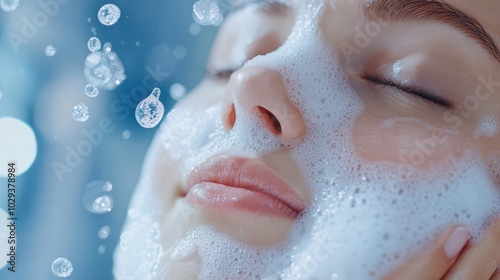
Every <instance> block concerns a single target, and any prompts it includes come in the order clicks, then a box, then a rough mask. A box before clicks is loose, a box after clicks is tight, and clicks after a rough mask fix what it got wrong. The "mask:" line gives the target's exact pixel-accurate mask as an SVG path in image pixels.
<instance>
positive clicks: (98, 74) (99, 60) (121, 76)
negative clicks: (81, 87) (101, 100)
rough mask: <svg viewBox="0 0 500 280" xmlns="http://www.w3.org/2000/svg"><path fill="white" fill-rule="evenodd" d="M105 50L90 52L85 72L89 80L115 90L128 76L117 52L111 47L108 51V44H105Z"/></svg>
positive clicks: (96, 84) (91, 82)
mask: <svg viewBox="0 0 500 280" xmlns="http://www.w3.org/2000/svg"><path fill="white" fill-rule="evenodd" d="M104 50H105V51H104V52H103V51H96V52H93V53H90V54H89V55H88V56H87V59H86V60H85V69H84V71H83V72H84V74H85V78H86V79H87V82H88V83H90V84H93V85H95V86H97V87H99V88H105V89H107V90H113V89H115V88H116V87H117V86H118V85H120V84H121V83H122V82H123V81H124V80H125V79H126V78H127V76H126V75H125V69H124V68H123V64H122V62H121V61H120V58H118V55H117V54H116V53H115V52H112V51H111V48H110V49H109V52H106V44H104Z"/></svg>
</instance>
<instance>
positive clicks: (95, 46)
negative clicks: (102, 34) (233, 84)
mask: <svg viewBox="0 0 500 280" xmlns="http://www.w3.org/2000/svg"><path fill="white" fill-rule="evenodd" d="M87 47H88V48H89V51H91V52H96V51H98V50H100V49H101V41H100V40H99V38H97V37H91V38H90V39H89V41H88V42H87Z"/></svg>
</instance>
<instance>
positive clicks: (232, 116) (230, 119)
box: [227, 104, 236, 129]
mask: <svg viewBox="0 0 500 280" xmlns="http://www.w3.org/2000/svg"><path fill="white" fill-rule="evenodd" d="M235 122H236V109H235V108H234V104H231V112H229V115H228V116H227V123H228V125H229V127H228V129H231V128H233V127H234V123H235Z"/></svg>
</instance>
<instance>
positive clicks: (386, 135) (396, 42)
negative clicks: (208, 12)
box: [144, 0, 500, 279]
mask: <svg viewBox="0 0 500 280" xmlns="http://www.w3.org/2000/svg"><path fill="white" fill-rule="evenodd" d="M446 2H447V3H449V4H451V5H453V6H456V7H457V8H459V9H461V10H463V11H464V12H466V13H468V14H470V15H471V16H473V17H475V18H476V19H477V20H478V21H479V22H480V23H481V24H482V25H483V26H484V28H485V29H486V30H487V31H488V32H489V33H490V34H491V35H492V36H493V37H494V38H500V21H499V20H498V13H497V11H498V10H500V3H499V2H498V1H496V0H485V1H481V2H480V3H478V2H476V1H466V0H448V1H446ZM366 4H367V3H366V2H364V1H361V0H338V1H335V6H330V5H329V4H327V5H326V6H325V9H324V10H323V11H322V16H321V18H320V21H319V23H318V24H319V30H320V33H321V36H322V39H323V40H324V41H325V43H326V44H327V45H328V46H329V47H330V48H332V51H335V52H336V53H340V54H344V55H340V56H339V59H340V61H341V68H342V69H343V71H344V72H345V73H346V75H347V77H348V79H349V81H350V83H351V85H352V87H353V88H354V89H355V91H356V93H357V94H358V95H359V97H360V98H361V99H362V101H363V102H364V104H365V105H366V106H365V109H364V111H363V113H362V115H361V116H360V117H359V118H358V119H357V120H356V125H355V128H354V131H353V135H354V144H355V148H356V151H357V153H358V154H359V156H361V157H362V158H364V159H366V160H369V161H373V162H377V161H392V162H395V163H400V164H406V165H407V164H410V165H411V166H412V167H413V168H420V169H426V168H428V167H429V165H430V164H431V163H435V162H439V161H440V159H442V158H443V157H445V156H450V155H451V156H455V157H457V158H459V157H460V156H461V155H462V152H463V151H464V150H465V149H467V148H475V149H477V150H479V151H480V152H481V154H482V155H483V157H484V159H485V160H486V158H487V156H488V155H489V154H491V153H494V152H499V151H500V136H499V135H498V134H497V135H495V136H494V137H480V138H477V137H476V138H475V137H474V129H475V127H476V126H477V124H478V122H479V120H480V119H481V117H482V116H485V115H488V116H494V117H496V118H497V119H498V120H500V87H499V88H495V92H493V93H492V94H491V96H489V97H488V99H487V100H486V101H485V102H480V104H479V105H478V107H477V108H476V109H474V110H472V111H468V110H464V109H463V108H462V109H460V108H459V107H456V108H455V109H453V110H452V112H451V113H450V114H451V115H452V116H459V119H460V123H459V122H458V121H456V119H457V118H455V121H453V122H451V121H449V120H447V119H446V118H444V117H443V114H444V113H445V112H446V111H447V109H446V108H443V107H442V106H439V105H436V104H432V103H431V102H429V101H424V100H422V99H419V98H416V97H414V96H411V95H409V94H407V93H401V92H400V91H398V90H397V89H394V88H391V87H388V86H381V85H375V84H374V83H371V82H369V81H367V80H366V79H365V78H364V76H363V74H364V73H366V72H369V73H375V74H382V75H386V76H388V77H389V78H391V79H395V80H398V79H399V81H406V82H409V83H411V84H414V85H416V86H420V87H427V88H430V89H432V90H434V91H435V92H439V94H441V95H443V96H444V97H445V98H446V99H448V100H450V101H451V103H453V104H456V105H458V106H459V104H463V102H464V100H466V98H467V97H468V96H470V95H471V93H472V94H473V93H474V91H475V89H476V88H477V86H478V84H479V82H478V78H477V77H478V76H482V77H488V76H491V77H492V80H493V81H500V62H499V61H497V60H496V59H494V58H493V57H492V56H491V54H489V53H488V52H486V51H485V50H484V48H482V47H481V46H479V44H477V42H475V41H474V40H472V39H471V38H470V37H468V36H466V35H464V34H463V33H462V32H460V31H458V30H457V29H456V28H453V27H451V26H448V25H444V24H439V23H437V22H432V21H430V22H417V23H415V22H412V23H390V24H388V25H386V26H385V27H383V28H382V29H381V31H380V32H379V34H377V35H376V36H373V38H371V39H370V42H369V44H368V46H366V47H364V48H362V49H360V51H359V52H357V53H355V54H353V55H349V56H348V55H345V52H344V53H342V51H341V46H342V44H344V45H345V44H350V45H355V42H354V38H355V36H356V29H357V28H361V29H363V28H364V27H365V26H366V24H367V23H368V22H369V21H370V19H368V18H367V17H366V16H365V14H364V13H363V12H362V11H361V9H360V6H362V5H366ZM294 13H295V12H294V8H293V5H292V7H291V8H289V9H285V10H259V9H256V8H255V7H246V8H243V9H241V10H238V11H236V12H234V13H233V14H232V15H231V16H229V17H228V18H227V20H226V22H225V24H223V26H222V27H221V29H220V31H219V34H218V36H217V38H216V40H215V42H214V45H213V49H212V53H211V56H210V58H209V61H208V68H209V69H212V70H215V71H224V70H231V71H230V73H229V74H231V73H232V75H216V77H215V78H214V77H212V78H205V79H204V80H203V81H202V82H201V83H200V84H199V85H198V87H196V88H195V89H194V90H193V91H192V92H191V93H190V94H189V96H187V97H186V98H185V99H183V100H182V101H181V102H179V104H177V105H176V106H177V107H182V108H187V109H188V110H190V111H193V112H195V111H200V110H205V109H206V108H208V107H209V106H212V105H215V104H217V103H219V102H222V103H223V110H222V115H221V118H222V120H223V123H224V126H225V128H226V130H227V131H230V130H231V129H232V128H233V126H234V124H235V122H236V121H237V115H238V112H235V111H234V107H233V106H232V102H233V101H234V98H238V100H240V102H242V103H243V105H244V108H247V109H248V110H253V109H254V108H255V107H256V106H263V107H264V108H266V109H268V110H269V111H270V112H271V113H272V114H273V115H274V116H275V117H276V118H277V119H278V121H279V122H280V125H281V127H280V129H281V130H280V131H277V129H276V126H275V125H273V123H272V122H271V121H269V119H266V118H267V117H268V115H266V114H264V113H262V112H260V111H258V110H257V111H255V110H254V111H253V112H255V113H256V114H261V116H262V117H263V118H264V119H265V120H268V127H269V129H270V130H271V131H273V132H274V133H275V134H276V136H277V137H283V138H286V139H298V138H300V137H302V136H303V135H304V134H305V133H307V123H305V121H304V120H303V119H302V117H301V115H300V111H298V110H297V108H295V107H294V106H293V105H292V104H291V103H289V102H288V101H287V95H286V90H285V87H284V86H283V81H282V79H281V77H280V75H279V74H278V73H276V72H274V71H272V70H269V69H265V68H261V67H244V68H241V69H240V67H241V66H242V65H243V64H244V62H245V61H247V60H249V59H251V58H253V57H255V56H256V55H265V54H267V53H270V52H272V51H274V50H275V49H277V48H279V47H280V46H281V44H282V43H283V42H284V41H285V40H286V38H287V36H288V35H289V34H290V31H291V28H292V27H293V22H294ZM347 26H349V27H352V28H346V27H347ZM404 42H406V43H404ZM495 42H496V44H497V45H500V41H498V40H497V39H495ZM457 58H459V59H457ZM398 62H399V64H400V65H402V67H401V68H402V70H401V72H400V73H398V74H395V73H394V71H393V69H394V65H395V64H396V63H398ZM233 72H234V73H233ZM269 91H271V92H273V95H271V96H263V95H259V93H261V92H269ZM374 93H376V94H374ZM283 104H284V105H283ZM278 105H280V106H278ZM245 106H246V107H245ZM283 106H285V107H283ZM276 108H278V109H276ZM279 108H285V109H279ZM284 111H288V112H292V113H291V114H288V115H285V114H284V113H283V112H284ZM266 116H267V117H266ZM398 117H406V118H408V117H410V118H412V119H417V120H420V121H418V122H415V121H412V120H410V121H408V120H403V121H396V122H394V123H392V124H390V125H385V126H384V125H383V123H384V121H386V120H387V119H392V118H398ZM381 126H382V127H383V128H380V127H381ZM157 138H158V137H157ZM429 139H431V140H432V141H433V144H432V145H431V146H432V147H433V148H432V149H431V151H429V150H427V151H423V150H422V149H421V147H419V146H418V145H417V144H416V143H417V142H418V141H420V142H425V141H428V140H429ZM416 140H417V141H416ZM419 151H420V152H419ZM417 153H420V155H423V160H418V161H417V160H415V159H416V158H417V157H415V155H416V154H417ZM420 158H422V157H420ZM420 158H419V159H420ZM259 159H260V160H261V161H262V162H264V163H265V165H266V166H268V167H269V168H270V169H271V170H273V171H275V172H276V173H277V174H278V175H280V176H281V177H282V178H283V179H284V180H285V181H287V182H288V183H290V185H291V187H292V188H293V189H294V191H295V192H296V193H297V194H298V195H299V196H300V197H301V198H302V199H303V200H304V201H308V200H309V199H310V195H309V192H308V190H307V187H306V186H305V184H304V183H303V182H302V179H301V178H300V176H297V175H294V176H295V177H293V176H292V175H290V174H299V173H300V172H296V171H298V168H297V167H296V166H295V164H293V161H292V160H291V157H290V155H289V153H288V151H286V150H283V151H280V152H275V153H271V154H266V155H262V156H261V157H260V158H259ZM146 162H148V163H147V164H148V165H147V166H146V167H145V169H144V170H147V171H146V172H145V174H144V177H148V178H151V180H152V185H153V186H154V188H155V189H154V190H153V191H154V192H155V194H158V196H157V198H158V199H159V201H161V203H160V205H161V206H160V212H161V213H162V217H161V227H162V235H163V240H162V242H163V245H164V248H170V247H172V246H173V245H174V244H175V242H176V241H177V240H178V239H179V238H181V237H182V236H183V235H184V234H185V233H186V232H187V231H189V230H190V229H193V228H195V227H196V226H197V225H200V224H207V223H208V224H210V225H213V226H215V227H216V228H217V229H218V230H220V231H222V232H224V233H226V234H228V235H230V236H232V237H233V238H235V239H237V240H239V241H241V242H245V243H248V244H252V245H255V246H265V245H269V244H274V243H276V242H279V240H281V239H282V238H283V236H285V234H286V233H287V231H288V229H289V227H290V226H291V224H292V223H293V220H291V219H286V218H276V217H266V216H263V215H257V214H254V213H245V212H238V211H233V212H231V213H225V212H223V211H220V210H218V209H211V208H209V209H196V207H192V206H190V205H186V203H185V202H184V201H183V196H184V194H183V193H182V192H181V191H180V190H179V189H180V188H179V185H180V184H181V183H180V182H181V175H180V172H179V170H178V169H177V167H178V166H179V165H180V162H177V161H176V160H174V159H172V158H171V157H170V156H169V154H168V152H167V151H165V150H164V149H163V146H162V143H161V141H160V140H159V139H155V141H154V142H153V144H152V147H151V150H150V153H149V156H148V158H147V160H146ZM498 169H500V166H492V167H491V170H490V172H491V176H492V179H493V180H498V178H495V176H496V175H495V171H496V170H498ZM497 182H498V181H497ZM499 187H500V186H499ZM201 210H203V211H201ZM186 213H188V214H187V215H186ZM171 225H176V230H172V229H171V228H172V227H171ZM262 228H266V229H272V230H268V231H266V232H265V233H264V232H262V231H261V230H260V229H262ZM452 231H453V228H450V230H449V231H447V232H444V233H443V234H442V235H441V236H440V237H439V238H438V239H437V240H436V241H434V242H433V243H432V244H430V245H429V246H428V248H427V249H426V250H424V251H423V252H422V253H421V254H419V255H418V256H414V257H412V258H410V259H408V262H407V263H405V264H404V265H403V266H401V267H400V268H398V269H396V270H395V271H393V272H392V273H391V274H389V275H388V276H387V277H386V278H385V279H403V278H404V279H445V278H446V279H490V277H491V279H498V278H499V277H500V276H499V275H498V274H499V273H496V274H495V275H494V271H495V269H496V268H495V266H494V265H492V264H494V263H495V262H496V263H497V264H498V263H500V253H499V252H500V222H496V223H492V225H491V226H490V229H489V230H488V232H487V233H486V234H485V236H484V237H483V240H482V241H481V242H479V243H478V244H464V248H463V250H462V253H461V254H460V255H459V256H453V257H451V258H450V257H448V256H447V255H446V254H445V253H444V246H445V243H446V241H447V240H448V238H449V237H450V236H451V234H452ZM163 263H164V264H165V265H164V269H163V273H164V275H163V276H164V277H165V278H167V279H191V278H196V277H197V275H198V273H199V270H200V266H199V263H200V257H199V256H198V255H197V254H196V253H193V254H192V255H190V256H188V257H186V258H184V259H183V260H176V259H175V257H174V256H172V255H171V254H170V255H168V256H167V257H166V259H165V260H164V262H163ZM497 266H498V265H497ZM169 267H172V268H173V267H176V268H177V269H173V270H170V269H169ZM182 267H185V268H186V269H179V268H182ZM172 271H175V272H172ZM175 273H177V274H175ZM457 275H462V276H463V277H464V278H454V277H456V276H457ZM495 277H496V278H495Z"/></svg>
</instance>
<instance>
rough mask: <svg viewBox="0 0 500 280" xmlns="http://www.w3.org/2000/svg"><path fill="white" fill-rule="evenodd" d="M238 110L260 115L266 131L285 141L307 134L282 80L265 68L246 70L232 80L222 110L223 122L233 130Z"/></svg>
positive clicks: (277, 74)
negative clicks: (236, 105)
mask: <svg viewBox="0 0 500 280" xmlns="http://www.w3.org/2000/svg"><path fill="white" fill-rule="evenodd" d="M235 101H237V104H238V105H239V106H238V108H239V109H241V110H246V111H248V112H250V113H253V114H257V115H259V116H260V117H261V118H262V119H263V120H264V123H265V124H266V127H267V128H268V129H269V130H270V131H271V132H272V133H274V134H275V135H278V136H280V137H283V138H285V139H296V138H299V137H301V136H303V135H304V134H305V132H306V124H305V122H304V118H303V116H302V114H301V112H300V111H299V110H298V109H297V108H296V107H295V106H294V105H293V104H292V103H291V102H290V100H289V99H288V95H287V92H286V89H285V85H284V84H283V79H282V76H281V75H280V74H279V73H278V72H276V71H273V70H270V69H266V68H262V67H244V68H242V69H241V70H239V71H238V72H236V73H234V74H233V75H232V77H231V79H230V80H229V83H228V85H227V88H226V93H225V96H224V101H223V107H222V122H223V124H224V127H225V128H226V129H227V130H228V131H229V130H231V129H232V128H233V127H234V125H235V122H236V120H237V117H238V112H236V107H235V105H234V104H235Z"/></svg>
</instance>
